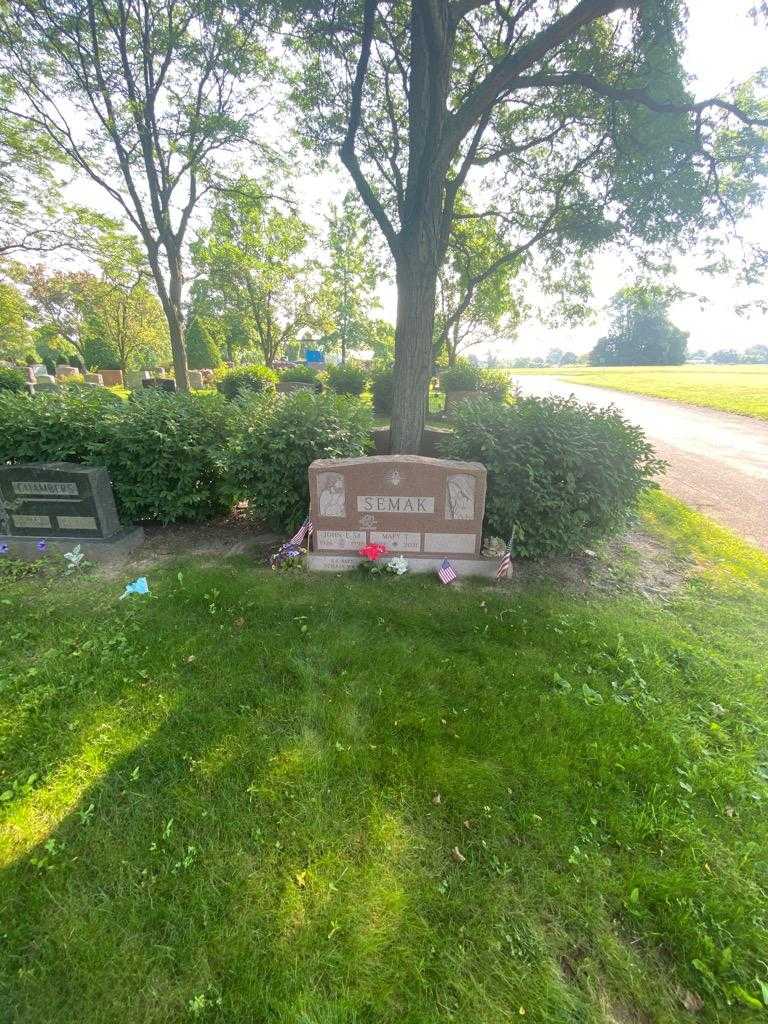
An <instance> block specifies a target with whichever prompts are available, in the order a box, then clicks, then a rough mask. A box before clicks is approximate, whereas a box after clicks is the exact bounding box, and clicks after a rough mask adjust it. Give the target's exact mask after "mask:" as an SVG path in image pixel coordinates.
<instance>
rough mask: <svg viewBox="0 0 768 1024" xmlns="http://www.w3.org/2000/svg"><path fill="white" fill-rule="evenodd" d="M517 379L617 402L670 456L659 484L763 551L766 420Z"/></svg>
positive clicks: (533, 388)
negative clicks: (661, 482)
mask: <svg viewBox="0 0 768 1024" xmlns="http://www.w3.org/2000/svg"><path fill="white" fill-rule="evenodd" d="M516 380H517V383H518V384H519V386H520V389H521V391H522V392H523V393H524V394H527V395H541V396H543V395H561V396H565V397H567V396H568V395H575V396H576V398H578V399H579V400H581V401H584V402H594V403H595V404H596V405H601V406H604V405H611V404H612V405H615V406H616V407H617V408H618V409H619V410H620V411H621V413H622V414H623V415H624V416H625V417H626V418H627V419H628V420H631V421H632V422H634V423H636V424H638V426H640V427H642V428H643V430H644V431H645V433H646V434H647V435H648V437H649V438H650V440H651V441H652V442H653V444H654V447H655V448H656V450H657V451H658V453H659V455H660V456H661V457H662V458H664V459H666V460H667V461H668V462H669V464H670V465H669V469H668V470H667V472H666V474H665V477H664V484H663V486H664V490H666V491H668V492H669V493H670V494H673V495H674V496H675V497H677V498H680V499H681V500H682V501H685V502H687V503H688V504H689V505H692V506H693V507H694V508H696V509H698V510H699V511H700V512H703V513H705V514H706V515H708V516H710V517H711V518H712V519H714V520H715V521H716V522H718V523H721V524H722V525H723V526H727V527H729V528H730V529H731V530H734V531H735V532H736V533H738V534H740V535H741V536H742V537H744V538H745V539H746V540H748V541H750V542H751V543H752V544H757V545H758V546H759V547H761V548H763V549H764V550H766V551H768V422H764V421H762V420H754V419H750V418H749V417H747V416H735V415H732V414H731V413H727V412H716V411H715V410H714V409H700V408H697V407H696V406H693V405H684V404H683V403H682V402H670V401H668V400H666V399H659V398H646V397H645V396H643V395H630V394H627V393H626V392H622V391H613V390H611V389H609V388H596V387H590V386H589V385H586V384H569V383H568V382H567V381H563V380H559V379H558V378H557V377H548V376H544V375H541V376H539V375H531V376H528V375H521V376H519V377H517V378H516Z"/></svg>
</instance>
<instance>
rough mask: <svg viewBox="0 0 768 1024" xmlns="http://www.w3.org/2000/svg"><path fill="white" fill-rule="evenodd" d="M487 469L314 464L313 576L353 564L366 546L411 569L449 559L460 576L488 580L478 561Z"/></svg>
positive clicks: (375, 461) (416, 463)
mask: <svg viewBox="0 0 768 1024" xmlns="http://www.w3.org/2000/svg"><path fill="white" fill-rule="evenodd" d="M485 487H486V469H485V466H483V465H481V464H480V463H479V462H459V461H456V460H453V459H431V458H425V457H423V456H420V455H374V456H371V457H369V458H357V459H318V460H316V461H315V462H313V463H312V465H311V466H310V467H309V489H310V515H311V518H312V522H313V524H314V528H315V532H314V535H313V544H314V551H313V552H312V553H311V554H310V555H309V566H310V568H313V569H325V570H327V571H335V572H337V571H339V569H348V568H353V567H354V566H355V565H356V564H358V563H359V561H360V557H359V555H357V552H358V551H359V549H360V548H362V547H364V546H365V545H366V544H384V545H385V546H386V547H387V549H388V551H389V552H390V553H391V554H392V555H400V554H402V555H405V556H406V557H407V558H408V561H409V564H410V567H411V570H412V571H414V572H428V571H432V570H433V569H436V568H437V567H438V566H439V565H440V563H441V562H442V560H443V558H450V560H451V561H452V562H453V563H454V565H455V568H456V571H457V572H458V573H460V574H462V575H492V574H493V573H494V572H495V568H496V566H495V562H494V561H493V560H489V559H483V558H481V555H480V552H481V548H482V539H483V538H482V529H483V516H484V514H485Z"/></svg>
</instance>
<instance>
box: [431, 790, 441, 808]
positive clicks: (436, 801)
mask: <svg viewBox="0 0 768 1024" xmlns="http://www.w3.org/2000/svg"><path fill="white" fill-rule="evenodd" d="M442 802H443V798H442V797H441V796H440V794H439V793H435V795H434V796H433V797H432V803H433V804H434V805H435V807H437V805H438V804H441V803H442Z"/></svg>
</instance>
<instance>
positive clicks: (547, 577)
mask: <svg viewBox="0 0 768 1024" xmlns="http://www.w3.org/2000/svg"><path fill="white" fill-rule="evenodd" d="M693 572H694V564H693V563H692V562H687V561H684V560H683V559H681V558H679V557H678V556H677V555H675V554H673V552H672V551H671V550H670V549H669V548H668V547H667V546H666V544H664V543H663V542H662V541H660V540H659V539H658V538H656V537H653V536H652V535H651V534H648V533H646V532H645V531H643V530H640V529H634V530H630V531H628V532H627V533H625V534H623V535H621V536H619V537H615V538H613V539H611V540H609V541H605V542H604V543H603V544H601V545H599V546H598V547H597V548H596V549H595V550H594V551H584V552H582V553H581V554H574V555H569V556H558V557H555V558H540V559H538V560H536V561H529V560H526V559H519V560H518V561H516V562H515V563H514V569H513V573H512V576H511V577H510V579H509V581H508V583H507V584H506V585H507V586H509V587H512V588H515V589H524V588H527V587H531V586H537V585H550V586H551V585H553V584H554V585H555V586H556V587H558V588H559V589H564V590H568V591H570V592H575V593H578V594H584V595H589V594H606V595H611V594H620V593H625V594H639V595H640V596H642V597H645V598H647V599H648V600H649V601H665V600H669V599H670V598H671V597H673V596H674V595H675V594H676V593H677V592H678V591H679V590H680V588H681V587H682V586H683V585H684V583H685V581H686V580H687V579H688V578H689V577H690V576H691V575H692V573H693Z"/></svg>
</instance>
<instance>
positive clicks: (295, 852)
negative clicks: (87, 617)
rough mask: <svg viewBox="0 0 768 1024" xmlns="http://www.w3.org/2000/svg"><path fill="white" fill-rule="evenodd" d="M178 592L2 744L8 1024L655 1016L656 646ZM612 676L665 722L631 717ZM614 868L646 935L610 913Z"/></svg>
mask: <svg viewBox="0 0 768 1024" xmlns="http://www.w3.org/2000/svg"><path fill="white" fill-rule="evenodd" d="M180 571H181V573H182V578H181V579H178V580H177V579H175V578H174V577H173V576H172V575H171V574H168V575H167V576H165V577H161V578H159V579H158V581H157V586H156V593H157V601H156V603H152V604H147V605H141V604H135V605H132V606H130V607H128V608H125V607H122V606H118V607H117V610H116V611H114V612H113V613H109V614H108V615H107V616H106V619H107V621H105V622H104V623H103V625H102V626H101V627H100V630H101V631H100V632H99V631H98V630H94V633H98V636H97V637H96V639H97V640H98V642H97V643H96V644H95V645H94V646H93V648H91V649H89V651H88V652H86V655H83V656H80V657H78V658H73V659H72V661H73V662H74V663H75V664H76V665H80V666H81V667H82V671H81V674H80V678H79V681H78V689H77V690H76V691H75V690H73V689H72V688H71V686H70V689H69V692H68V690H67V680H68V679H70V675H69V674H67V673H62V674H60V675H59V676H56V674H55V673H53V684H54V688H53V690H51V691H45V692H44V693H43V694H42V695H41V694H38V704H37V706H36V707H35V708H34V710H33V711H30V713H29V715H28V716H27V718H26V721H25V722H24V724H23V726H22V728H21V729H20V730H19V731H18V732H16V733H12V734H11V737H10V740H9V744H10V750H11V751H12V752H13V755H14V757H19V756H21V755H22V754H23V752H24V751H27V752H28V753H29V752H33V751H35V749H36V748H35V742H36V740H37V741H38V742H39V740H40V738H41V737H40V733H39V729H40V723H41V720H44V721H45V722H46V728H45V730H44V733H43V736H42V739H43V741H44V743H45V750H44V751H39V752H38V754H37V756H38V757H39V758H40V760H41V764H43V765H44V766H45V776H44V778H43V779H42V782H41V785H40V786H39V788H37V789H34V790H33V791H32V792H31V793H30V794H28V795H26V796H21V797H19V798H18V801H14V807H12V808H11V809H10V820H11V821H12V822H15V823H16V825H17V827H19V828H20V829H21V831H23V833H24V835H25V836H27V837H29V836H30V835H35V836H37V837H39V842H37V845H35V846H34V847H33V848H31V849H30V848H29V844H28V843H27V844H26V845H22V847H21V848H20V856H19V858H18V860H17V861H16V862H15V863H14V864H13V865H11V866H10V867H8V868H7V869H6V870H5V871H4V872H3V874H2V876H0V892H2V897H1V900H2V913H3V921H4V924H3V927H2V931H3V933H4V943H3V951H2V959H3V969H2V975H3V977H4V980H3V982H2V985H3V989H2V996H3V1004H4V1005H5V1006H7V1007H10V1009H11V1017H10V1019H11V1020H12V1021H14V1022H25V1024H26V1022H32V1021H34V1022H35V1024H47V1022H54V1021H55V1022H57V1024H58V1022H70V1021H79V1022H80V1021H82V1022H87V1024H96V1022H106V1021H117V1020H120V1021H126V1022H128V1024H131V1022H133V1021H137V1022H138V1021H142V1022H150V1021H151V1022H154V1021H157V1022H160V1021H162V1022H166V1021H176V1020H185V1019H203V1020H216V1021H231V1022H235V1021H237V1022H242V1021H246V1020H247V1021H257V1022H261V1021H264V1022H267V1021H270V1022H273V1021H279V1022H285V1024H288V1022H291V1024H293V1022H295V1021H302V1022H304V1021H306V1022H308V1024H309V1022H312V1024H326V1022H327V1024H330V1022H334V1024H342V1022H343V1024H352V1022H355V1024H357V1022H366V1024H367V1022H371V1024H373V1022H376V1024H379V1022H382V1024H383V1022H389V1021H393V1020H403V1021H409V1022H410V1021H412V1022H414V1024H421V1022H424V1024H426V1022H433V1021H436V1020H446V1021H448V1020H461V1021H469V1022H472V1024H485V1022H488V1024H490V1022H499V1021H511V1020H519V1019H520V1016H521V1015H520V1008H521V1007H522V1008H523V1009H524V1010H525V1012H526V1014H527V1015H529V1018H531V1019H539V1020H546V1021H547V1022H558V1021H562V1022H566V1021H568V1022H576V1021H584V1022H588V1021H591V1020H595V1019H600V1018H601V1017H604V1016H605V1013H604V1012H603V1011H604V1005H605V1000H606V999H608V1000H609V1001H610V998H609V996H610V992H611V991H612V990H616V991H619V992H621V995H622V1001H623V1004H625V1005H626V1006H629V1007H630V1008H632V1007H635V1006H642V1007H644V1008H645V1009H646V1010H647V1011H648V1012H649V1013H653V1016H652V1017H650V1019H658V1020H664V1019H669V1020H671V1019H674V1018H673V1017H671V1016H669V1014H670V1013H671V1011H670V1009H669V1007H670V1005H671V998H672V997H671V994H670V993H671V991H672V987H673V982H674V974H675V970H674V969H670V965H669V964H665V963H663V962H662V961H660V960H659V959H658V958H657V957H656V955H655V953H654V951H653V945H654V940H653V939H652V938H651V936H659V935H666V936H667V937H668V936H669V934H670V932H669V928H670V927H671V925H670V920H671V917H670V918H668V919H667V920H665V914H667V915H669V914H670V912H669V911H668V910H665V908H664V901H665V900H666V899H669V898H677V899H682V898H683V897H687V896H690V898H691V899H694V897H696V898H698V896H697V892H696V890H697V887H699V886H701V884H702V880H701V875H700V873H699V872H698V871H697V872H696V873H694V874H692V869H691V867H690V865H689V864H688V847H687V846H686V844H687V843H689V842H693V841H694V837H695V833H696V832H697V831H699V830H700V828H701V827H702V826H701V824H700V823H699V822H698V821H693V822H691V821H690V819H691V814H690V808H689V807H688V808H686V806H685V805H684V804H681V803H680V799H681V797H682V798H683V799H687V796H686V794H685V792H683V791H681V790H680V789H679V787H678V785H677V782H678V775H677V774H676V770H677V768H678V767H679V766H680V765H681V764H685V757H684V756H682V754H681V750H680V743H681V742H682V739H681V737H683V738H684V733H685V731H686V728H687V724H686V720H685V719H683V718H679V720H678V717H679V705H678V703H677V701H678V700H679V696H680V693H681V692H683V691H685V690H687V692H688V693H689V695H690V694H692V692H693V688H692V686H691V685H689V684H688V682H687V680H686V679H685V678H684V677H683V676H682V675H680V674H679V669H678V668H676V667H675V666H674V665H672V664H671V663H668V662H667V661H665V660H664V658H663V653H664V652H663V648H662V646H661V645H660V644H657V645H656V646H652V647H651V648H650V649H649V650H647V651H646V652H644V653H641V652H640V650H639V648H638V647H637V645H634V649H635V660H634V661H633V665H634V669H633V668H632V666H631V665H630V664H629V662H627V661H626V658H624V656H623V655H621V646H620V643H619V639H618V638H620V635H621V630H622V628H624V627H625V626H629V628H630V630H631V629H632V628H635V629H636V628H638V626H637V625H635V626H634V627H632V626H631V625H630V624H629V623H628V622H627V621H626V612H624V611H622V609H621V608H617V610H616V611H615V612H613V613H612V614H611V615H610V616H605V615H604V614H603V613H602V612H600V610H599V609H597V607H592V608H590V607H585V608H584V609H582V610H580V611H579V612H578V613H576V614H573V615H570V614H566V613H565V612H564V611H563V607H562V606H561V605H559V604H558V602H557V600H556V599H555V598H551V597H550V598H541V599H539V598H528V599H521V598H520V597H515V598H514V602H515V603H514V606H513V605H511V604H510V603H509V602H510V601H511V600H512V598H511V597H492V598H489V597H488V595H487V593H486V592H485V591H477V592H475V591H473V590H472V589H468V590H466V591H464V592H459V593H456V594H449V593H445V592H442V591H439V590H437V589H436V588H435V587H434V586H429V585H428V584H427V583H425V582H423V581H417V580H409V581H402V585H399V586H398V587H397V588H395V587H390V588H387V587H386V586H385V587H381V586H379V587H376V586H374V585H369V584H368V583H366V582H363V583H360V582H357V581H355V582H350V583H346V582H345V583H339V582H336V581H322V582H320V581H316V580H312V581H305V580H302V579H298V580H295V581H294V580H290V579H287V578H285V579H275V578H274V577H269V576H267V575H263V574H257V573H252V572H249V571H245V570H244V569H243V567H242V566H238V565H232V566H227V567H225V568H223V569H221V570H220V571H217V572H213V571H202V570H194V569H191V568H190V569H187V568H184V569H183V570H180ZM86 598H87V594H86V592H84V594H83V599H84V600H85V599H86ZM457 603H458V604H457ZM76 604H77V602H75V605H76ZM86 604H87V601H86ZM457 607H460V609H461V614H460V615H458V616H457V614H456V610H457ZM84 608H85V605H83V606H81V607H80V608H78V607H73V608H72V609H71V610H70V612H69V613H68V618H66V620H65V621H64V623H60V624H59V626H58V627H57V628H58V630H59V632H60V633H62V632H63V633H64V634H68V632H71V630H72V628H73V627H72V623H73V622H74V621H76V619H77V616H78V615H82V614H83V611H84ZM41 625H42V624H41ZM648 628H649V629H650V633H649V634H648V638H649V639H650V640H653V639H660V638H661V635H662V633H661V630H660V629H659V633H658V637H654V633H653V630H654V629H655V628H658V627H657V626H655V625H653V624H650V625H649V627H648ZM77 635H78V637H80V638H81V639H82V637H83V635H84V634H83V633H78V634H77ZM123 635H124V636H126V637H127V639H126V640H125V642H124V643H123V642H122V641H121V640H120V637H121V636H123ZM110 636H111V637H112V638H113V639H112V641H111V642H112V644H113V646H112V648H109V647H108V646H107V647H106V648H105V646H104V645H105V644H108V642H109V640H110ZM82 642H85V641H84V640H83V641H82ZM691 658H692V664H691V670H690V671H691V676H693V677H696V678H698V680H699V681H698V684H697V685H698V686H699V687H700V690H701V698H702V699H704V698H705V696H708V695H709V693H710V692H713V688H714V685H715V680H714V678H709V677H708V676H704V677H702V670H703V668H704V663H703V661H702V659H701V658H700V657H699V656H695V657H694V656H693V655H691ZM654 666H655V669H654ZM620 668H621V670H622V674H621V678H622V679H623V683H622V687H623V689H622V690H621V691H620V692H621V693H622V694H623V695H626V697H627V701H628V703H627V704H621V703H616V702H614V701H612V700H610V694H611V679H612V678H616V677H617V673H618V671H619V669H620ZM635 670H637V672H638V673H640V672H643V673H646V674H648V676H649V679H650V684H648V685H650V686H651V688H652V689H653V690H654V692H661V691H662V689H663V688H664V687H666V688H667V691H668V693H669V701H668V703H661V702H659V701H658V700H656V702H655V703H648V704H647V705H645V706H644V705H643V704H642V702H640V700H639V696H638V695H642V689H643V688H642V687H641V686H639V684H637V682H636V681H635V683H634V689H632V686H631V685H630V684H631V681H632V679H634V676H633V675H632V673H633V671H635ZM587 671H589V674H588V676H587V677H588V678H589V679H590V683H591V686H590V688H589V689H590V690H591V691H593V692H594V693H596V694H604V695H605V696H604V697H603V699H602V700H601V701H599V702H597V700H596V698H591V700H592V703H591V704H590V703H589V700H586V701H585V700H584V699H582V695H581V678H582V677H583V676H584V674H585V673H587ZM651 673H654V674H653V675H651ZM555 676H557V678H559V679H561V680H565V681H568V685H569V686H570V687H571V689H570V690H569V691H566V690H565V687H564V686H562V685H561V684H557V685H555V686H553V680H554V679H555ZM699 677H702V678H699ZM41 685H42V686H45V685H48V683H47V680H46V679H43V680H42V682H41ZM19 692H21V690H20V691H19ZM23 692H25V693H26V692H27V691H26V690H24V691H23ZM33 693H34V688H31V687H30V689H29V699H30V700H32V695H33ZM67 694H68V695H67ZM697 696H698V695H697ZM41 716H42V718H41ZM99 719H102V721H101V722H99ZM57 723H58V725H59V726H60V728H59V729H57ZM72 723H77V725H76V727H75V729H73V730H70V729H69V725H71V724H72ZM102 726H104V728H103V729H102V728H101V727H102ZM673 726H674V728H675V729H676V730H677V732H678V733H679V734H680V735H678V736H674V735H672V734H671V730H672V727H673ZM36 727H37V734H36ZM726 753H727V752H726ZM714 756H715V755H714V754H713V757H714ZM729 763H730V762H729ZM740 770H741V769H740V766H739V764H734V765H731V776H730V777H729V779H728V786H732V785H733V784H734V783H735V782H736V781H739V780H740V776H739V772H740ZM67 772H69V775H68V776H67V774H66V773H67ZM62 775H64V776H65V778H66V779H67V780H68V781H67V785H68V786H69V787H70V788H68V789H67V786H65V785H64V783H62V782H61V778H62ZM706 781H707V780H697V785H703V784H704V783H705V782H706ZM717 785H718V782H717V780H716V779H713V780H712V781H711V786H712V793H713V796H717V797H718V798H719V795H718V793H717ZM57 787H58V788H57ZM437 794H439V797H440V799H439V800H436V799H435V797H436V795H437ZM57 809H58V810H57ZM46 814H48V815H50V817H46ZM35 815H40V818H39V820H36V819H35ZM703 820H704V819H702V821H703ZM46 824H52V826H53V827H52V828H50V829H49V830H47V831H46ZM36 826H37V827H38V831H37V832H35V831H34V829H35V827H36ZM689 827H690V831H686V830H687V829H688V828H689ZM705 831H706V836H705V837H704V843H705V844H706V847H707V849H708V851H709V853H708V856H710V857H711V858H712V859H713V860H720V859H722V860H721V862H720V864H719V870H722V871H723V872H724V873H725V874H726V875H727V876H728V879H729V885H731V886H733V885H737V884H738V883H736V882H734V881H733V878H732V876H733V874H734V872H735V871H736V858H735V857H734V858H732V859H729V851H728V849H727V847H726V846H725V845H724V843H723V841H722V840H721V838H720V836H719V834H718V826H713V825H712V823H711V822H707V823H706V826H705ZM673 837H674V838H673ZM676 843H677V844H679V845H678V846H675V844H676ZM704 843H701V841H700V845H702V846H703V845H704ZM662 844H667V846H668V847H671V849H670V850H668V852H667V853H666V854H665V855H663V854H661V853H660V852H659V851H660V847H661V845H662ZM454 847H458V848H459V849H460V851H461V856H462V857H465V858H466V859H465V860H463V861H459V862H457V861H456V860H455V859H452V857H451V850H452V849H453V848H454ZM665 858H666V859H665ZM731 860H732V862H731ZM636 873H639V874H641V875H642V876H643V877H644V879H645V884H646V885H647V892H648V893H649V894H650V896H651V897H652V898H653V899H656V900H657V901H658V903H659V907H658V910H657V911H656V916H655V917H653V916H651V917H649V918H648V919H647V920H643V919H642V918H637V919H633V917H632V915H631V914H627V913H625V909H626V908H625V902H627V901H628V900H629V894H630V892H631V891H632V886H633V884H634V882H633V878H634V877H635V874H636ZM672 876H674V877H672ZM665 880H668V881H669V883H670V884H669V885H668V888H667V889H666V890H665V889H664V885H665ZM742 888H743V891H744V899H745V900H746V901H748V900H749V899H751V894H750V892H749V891H748V889H749V887H748V885H747V883H745V882H744V883H742ZM734 891H735V890H733V888H731V889H729V890H728V892H729V894H731V895H732V894H733V892H734ZM720 895H721V894H720V893H719V892H718V891H717V890H712V892H711V893H710V894H709V896H708V897H707V901H708V903H711V904H718V905H719V904H720V903H721V902H722V901H721V900H720ZM645 898H646V889H644V891H643V899H645ZM691 907H693V905H691ZM691 907H689V908H688V910H686V909H685V908H684V907H683V908H682V909H681V910H680V917H681V919H682V918H683V917H684V916H685V914H686V913H694V912H695V914H698V915H699V917H698V918H697V926H698V922H699V921H701V922H703V921H705V919H706V915H705V911H707V912H708V909H707V907H706V906H705V905H704V903H703V902H701V900H699V903H697V904H696V907H694V908H693V909H691ZM675 913H676V912H675ZM740 913H741V901H740V902H739V904H738V906H737V905H734V907H733V908H731V909H730V910H726V909H724V908H723V907H720V914H721V917H722V916H723V915H726V916H730V918H732V919H735V918H737V917H738V915H739V914H740ZM618 919H621V920H622V922H623V923H622V924H621V926H619V925H618V923H617V921H618ZM729 925H732V922H729ZM679 927H680V934H681V942H682V941H683V940H687V938H688V936H687V935H686V934H685V933H684V930H683V925H682V924H680V925H679ZM665 928H666V929H667V932H666V933H665V931H664V929H665ZM742 937H743V938H744V940H745V942H746V943H747V945H749V943H750V942H751V941H752V936H751V935H748V934H747V933H746V932H743V933H742ZM575 949H577V950H578V957H576V956H575V954H574V953H573V951H574V950H575ZM681 949H682V947H681ZM671 955H672V958H673V960H674V957H675V956H679V957H680V960H681V966H682V963H683V962H684V960H685V959H686V958H688V957H689V952H688V950H687V949H685V950H684V951H682V952H680V951H679V952H677V953H673V954H671ZM564 956H570V958H571V961H573V962H576V960H578V966H577V968H576V969H575V970H574V969H571V970H570V974H569V975H568V976H566V975H564V974H563V971H562V968H561V960H562V958H563V957H564ZM569 962H570V961H569ZM571 975H572V976H571ZM633 1012H634V1011H633ZM627 1019H630V1020H631V1019H633V1018H632V1017H631V1016H630V1017H628V1018H627ZM634 1019H637V1020H641V1019H643V1018H642V1017H640V1016H636V1017H635V1018H634Z"/></svg>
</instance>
